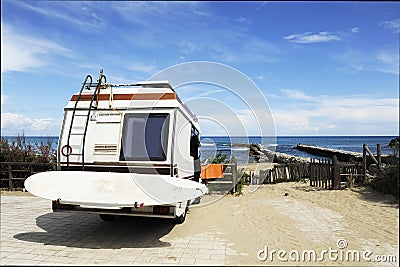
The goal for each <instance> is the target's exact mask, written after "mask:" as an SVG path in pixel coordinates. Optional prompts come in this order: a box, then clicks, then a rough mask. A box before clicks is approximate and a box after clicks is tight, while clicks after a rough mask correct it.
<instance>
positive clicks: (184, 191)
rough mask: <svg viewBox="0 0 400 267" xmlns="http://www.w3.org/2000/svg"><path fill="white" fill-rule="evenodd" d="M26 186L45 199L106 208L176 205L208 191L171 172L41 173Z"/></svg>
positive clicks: (31, 177) (35, 175)
mask: <svg viewBox="0 0 400 267" xmlns="http://www.w3.org/2000/svg"><path fill="white" fill-rule="evenodd" d="M25 188H26V189H27V190H28V191H29V192H30V193H32V194H33V195H36V196H38V197H41V198H45V199H49V200H57V199H59V200H60V201H62V203H70V204H74V203H75V204H80V205H84V206H93V207H102V208H119V207H134V206H135V205H142V206H153V205H163V204H174V203H179V202H183V201H187V200H189V199H194V198H196V197H199V196H201V195H203V194H205V193H207V192H208V188H207V187H206V186H205V185H204V184H200V183H197V182H194V181H190V180H187V179H179V178H175V177H170V176H169V175H153V174H137V173H115V172H89V171H49V172H42V173H37V174H34V175H32V176H30V177H29V178H28V179H26V180H25Z"/></svg>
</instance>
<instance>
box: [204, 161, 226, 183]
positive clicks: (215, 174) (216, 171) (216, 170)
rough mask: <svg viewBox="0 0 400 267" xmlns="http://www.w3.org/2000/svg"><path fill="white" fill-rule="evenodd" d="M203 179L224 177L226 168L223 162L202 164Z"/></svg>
mask: <svg viewBox="0 0 400 267" xmlns="http://www.w3.org/2000/svg"><path fill="white" fill-rule="evenodd" d="M200 177H201V179H203V180H204V179H215V178H223V177H224V170H223V168H222V164H209V165H207V166H201V176H200Z"/></svg>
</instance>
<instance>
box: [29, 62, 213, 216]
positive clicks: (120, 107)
mask: <svg viewBox="0 0 400 267" xmlns="http://www.w3.org/2000/svg"><path fill="white" fill-rule="evenodd" d="M199 140H200V139H199V124H198V121H197V118H196V117H195V115H194V114H193V113H192V112H191V111H190V109H189V108H188V107H187V106H186V105H185V104H184V103H183V102H182V101H181V100H180V99H179V97H178V96H177V94H176V92H175V91H174V89H173V88H172V87H171V86H170V84H169V83H168V81H146V82H138V83H136V84H125V85H112V84H108V83H107V81H106V77H105V76H104V75H103V72H102V70H101V71H100V76H99V79H98V80H97V81H96V82H93V81H92V77H91V76H90V75H88V76H86V79H85V81H84V82H83V85H82V88H81V90H80V91H79V92H77V93H76V94H74V95H73V96H72V97H71V99H70V101H69V102H68V104H67V106H66V107H65V109H64V120H63V124H62V128H61V134H60V138H59V143H58V155H57V156H58V162H57V171H54V172H46V173H39V174H35V175H33V176H31V177H30V178H28V179H27V180H26V182H25V187H26V188H27V190H28V191H30V192H31V193H32V194H35V195H37V196H40V197H43V198H47V199H50V200H52V203H53V205H52V208H53V211H69V212H78V211H80V212H90V213H98V214H99V215H100V217H101V218H102V219H103V220H111V219H113V218H114V217H115V216H116V215H127V216H150V217H164V218H174V219H175V221H176V223H182V222H183V221H184V220H185V217H186V212H187V210H188V207H189V205H190V204H191V203H192V202H193V201H195V200H199V199H200V196H201V195H203V194H205V193H207V187H206V186H204V184H201V183H200V182H199V177H200V163H199V146H200V142H199Z"/></svg>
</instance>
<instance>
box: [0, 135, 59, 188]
mask: <svg viewBox="0 0 400 267" xmlns="http://www.w3.org/2000/svg"><path fill="white" fill-rule="evenodd" d="M0 162H1V165H0V166H1V167H0V169H1V172H0V175H1V179H2V181H1V184H0V187H1V188H6V187H8V186H9V185H8V182H7V179H8V178H9V173H10V172H11V174H12V176H13V177H15V176H16V177H18V178H27V177H28V176H30V175H32V174H33V173H37V172H43V171H48V170H53V169H54V168H55V164H56V151H55V150H53V149H52V147H51V139H50V138H48V140H47V141H45V142H40V143H34V144H31V143H30V142H27V141H26V138H25V136H24V135H22V136H17V138H16V139H15V140H14V141H12V142H9V140H8V139H6V138H4V137H1V153H0ZM13 187H14V188H22V187H23V181H22V180H17V181H14V183H13Z"/></svg>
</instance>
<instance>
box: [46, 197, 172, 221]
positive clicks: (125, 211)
mask: <svg viewBox="0 0 400 267" xmlns="http://www.w3.org/2000/svg"><path fill="white" fill-rule="evenodd" d="M52 209H53V211H54V212H83V213H95V214H109V215H121V216H136V217H155V218H175V206H169V205H163V206H145V207H137V208H135V207H133V208H132V207H122V208H115V209H110V208H96V207H85V206H81V205H78V204H65V203H60V201H58V200H53V201H52Z"/></svg>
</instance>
